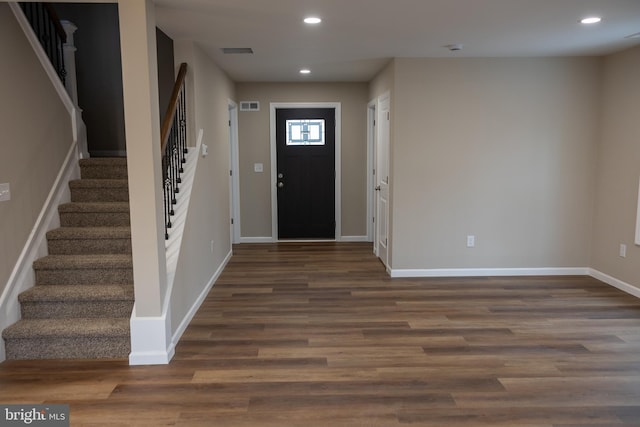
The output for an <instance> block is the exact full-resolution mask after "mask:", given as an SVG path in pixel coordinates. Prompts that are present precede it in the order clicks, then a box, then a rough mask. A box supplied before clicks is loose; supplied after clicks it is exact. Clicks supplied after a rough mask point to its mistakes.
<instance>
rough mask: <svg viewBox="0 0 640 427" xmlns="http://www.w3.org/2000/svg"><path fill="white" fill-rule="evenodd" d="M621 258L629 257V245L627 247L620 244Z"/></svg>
mask: <svg viewBox="0 0 640 427" xmlns="http://www.w3.org/2000/svg"><path fill="white" fill-rule="evenodd" d="M620 256H621V257H622V258H626V257H627V245H625V244H624V243H620Z"/></svg>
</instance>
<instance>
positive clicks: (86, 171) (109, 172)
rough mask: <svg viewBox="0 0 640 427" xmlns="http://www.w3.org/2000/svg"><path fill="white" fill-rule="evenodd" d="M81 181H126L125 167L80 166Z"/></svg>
mask: <svg viewBox="0 0 640 427" xmlns="http://www.w3.org/2000/svg"><path fill="white" fill-rule="evenodd" d="M80 176H81V177H82V178H83V179H127V166H126V165H125V166H97V165H96V166H86V165H85V166H80Z"/></svg>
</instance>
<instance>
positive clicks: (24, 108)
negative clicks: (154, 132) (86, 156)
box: [0, 3, 73, 316]
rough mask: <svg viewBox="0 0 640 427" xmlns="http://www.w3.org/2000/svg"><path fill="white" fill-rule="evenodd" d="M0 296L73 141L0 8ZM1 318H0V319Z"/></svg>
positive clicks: (62, 112) (60, 108) (66, 119)
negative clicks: (0, 193)
mask: <svg viewBox="0 0 640 427" xmlns="http://www.w3.org/2000/svg"><path fill="white" fill-rule="evenodd" d="M0 51H1V52H2V54H3V55H4V57H5V58H11V60H10V61H0V75H1V76H2V78H1V79H0V97H2V100H3V102H0V129H2V135H1V136H0V148H1V150H2V155H0V183H9V184H10V185H11V200H10V201H6V202H0V219H1V220H0V236H2V237H0V295H1V294H2V291H3V290H4V288H5V286H6V283H7V280H8V279H9V277H10V275H11V272H12V271H13V268H14V266H15V264H16V262H17V261H18V257H19V256H20V253H21V251H22V249H23V248H24V245H25V243H26V242H27V239H28V237H29V234H30V232H31V230H32V229H33V227H34V225H35V223H36V220H37V218H38V215H39V214H40V211H41V209H42V207H43V205H44V202H45V200H46V199H47V196H48V195H49V192H50V190H51V188H52V186H53V183H54V181H55V179H56V176H57V175H58V172H59V171H60V168H61V167H62V164H63V162H64V159H65V156H66V154H67V152H68V151H69V148H70V147H71V144H72V142H73V135H72V130H71V119H70V116H69V113H68V112H67V110H66V108H65V107H64V105H63V103H62V101H61V100H60V97H59V96H58V94H57V93H56V91H55V89H54V87H53V85H52V83H51V80H49V78H48V77H47V75H46V73H45V72H44V69H43V67H42V65H41V64H40V61H38V59H37V58H36V55H35V53H34V51H33V49H32V48H31V45H30V44H29V42H28V41H27V39H26V37H25V35H24V32H23V31H22V30H21V29H20V27H19V26H18V23H17V22H16V19H15V17H14V15H13V13H12V12H11V10H10V9H9V6H8V5H7V4H4V3H0ZM3 315H4V313H0V316H3Z"/></svg>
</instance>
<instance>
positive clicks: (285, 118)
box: [276, 108, 336, 239]
mask: <svg viewBox="0 0 640 427" xmlns="http://www.w3.org/2000/svg"><path fill="white" fill-rule="evenodd" d="M276 156H277V170H276V171H277V181H276V182H277V184H276V185H277V186H278V193H277V197H278V238H279V239H334V238H335V226H336V222H335V179H336V174H335V109H333V108H278V109H276Z"/></svg>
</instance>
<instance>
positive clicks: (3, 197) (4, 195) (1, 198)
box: [0, 183, 11, 202]
mask: <svg viewBox="0 0 640 427" xmlns="http://www.w3.org/2000/svg"><path fill="white" fill-rule="evenodd" d="M8 200H11V188H10V187H9V183H5V184H0V202H6V201H8Z"/></svg>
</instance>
